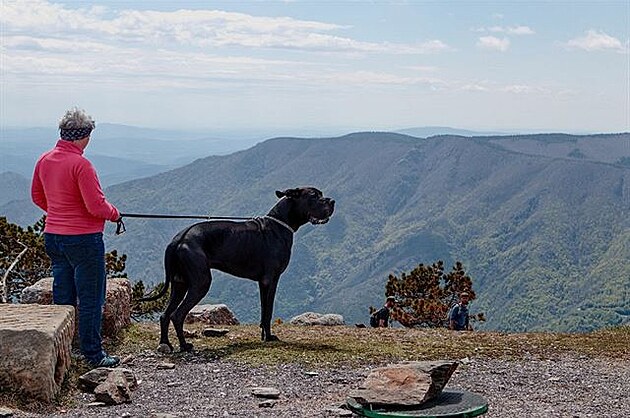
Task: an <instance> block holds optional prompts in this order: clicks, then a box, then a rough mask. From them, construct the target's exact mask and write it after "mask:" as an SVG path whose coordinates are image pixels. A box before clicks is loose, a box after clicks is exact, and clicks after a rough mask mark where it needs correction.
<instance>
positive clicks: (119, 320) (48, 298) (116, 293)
mask: <svg viewBox="0 0 630 418" xmlns="http://www.w3.org/2000/svg"><path fill="white" fill-rule="evenodd" d="M52 283H53V278H52V277H48V278H45V279H41V280H39V281H38V282H37V283H35V284H34V285H32V286H29V287H26V288H24V290H22V296H21V302H22V303H25V304H31V303H37V304H40V305H50V304H52ZM131 293H132V290H131V283H130V282H129V280H128V279H125V278H115V279H107V285H106V295H105V309H104V310H103V331H102V332H103V336H105V337H113V336H115V335H116V334H118V332H119V331H120V330H121V329H123V328H125V327H127V326H128V325H129V324H131Z"/></svg>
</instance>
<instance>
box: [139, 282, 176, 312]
mask: <svg viewBox="0 0 630 418" xmlns="http://www.w3.org/2000/svg"><path fill="white" fill-rule="evenodd" d="M163 289H164V283H159V284H158V285H156V286H155V287H154V288H153V289H152V290H151V292H150V293H153V294H157V293H160V292H161V291H162V290H163ZM145 292H146V288H145V285H144V283H143V282H142V280H140V281H138V282H137V283H136V284H134V285H133V290H132V294H131V316H132V317H133V318H134V319H135V320H138V321H140V320H150V319H153V318H154V317H155V316H156V315H157V314H158V313H161V312H162V311H163V310H164V308H165V307H166V304H167V302H168V300H169V297H170V292H166V294H165V295H164V296H162V297H161V298H159V299H157V300H153V301H149V302H140V301H139V299H140V298H142V297H144V296H145V295H146V293H145Z"/></svg>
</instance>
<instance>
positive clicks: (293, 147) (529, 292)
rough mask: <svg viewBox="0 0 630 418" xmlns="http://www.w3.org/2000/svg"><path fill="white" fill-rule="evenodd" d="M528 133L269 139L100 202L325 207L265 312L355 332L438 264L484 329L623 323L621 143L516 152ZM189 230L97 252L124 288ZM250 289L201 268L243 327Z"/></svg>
mask: <svg viewBox="0 0 630 418" xmlns="http://www.w3.org/2000/svg"><path fill="white" fill-rule="evenodd" d="M533 137H536V138H532V137H529V136H523V137H509V144H507V145H506V146H503V145H502V144H501V138H502V137H486V138H465V137H455V136H440V137H433V138H429V139H420V138H414V137H409V136H405V135H399V134H388V133H360V134H352V135H347V136H344V137H340V138H328V139H309V140H303V139H295V138H277V139H272V140H268V141H266V142H264V143H261V144H258V145H256V146H254V147H253V148H250V149H248V150H245V151H240V152H237V153H234V154H231V155H227V156H213V157H208V158H204V159H199V160H197V161H195V162H193V163H192V164H189V165H187V166H185V167H182V168H179V169H176V170H173V171H169V172H167V173H162V174H159V175H156V176H153V177H150V178H146V179H141V180H136V181H131V182H128V183H124V184H120V185H116V186H113V187H111V188H108V189H107V191H106V193H107V195H108V197H109V198H110V199H111V200H112V201H113V202H114V203H116V204H117V205H118V207H119V208H121V210H122V211H123V212H144V213H171V214H213V215H221V216H225V215H233V216H250V215H251V216H254V215H262V214H265V213H266V211H267V210H268V209H269V208H270V207H271V206H272V205H273V204H274V202H275V200H276V198H275V196H274V190H276V189H284V188H287V187H292V186H297V185H314V186H317V187H319V188H320V189H322V190H323V191H324V193H325V194H326V195H329V196H332V197H333V198H335V200H336V201H337V209H336V212H335V215H334V216H333V218H332V219H331V221H330V222H329V224H327V225H322V226H311V225H307V226H305V227H303V228H302V229H301V230H300V231H299V232H298V233H297V234H296V240H295V246H294V253H293V258H292V260H291V264H290V265H289V268H288V270H287V271H286V272H285V274H284V275H283V277H282V279H281V282H280V285H279V290H278V297H277V301H276V311H275V317H283V318H285V319H288V318H289V317H290V316H292V315H294V314H297V313H300V312H303V311H307V310H313V311H320V312H337V313H341V314H343V315H344V316H345V318H346V320H347V322H349V323H352V322H359V321H360V322H365V321H366V320H367V315H368V307H369V306H370V305H378V304H381V303H382V302H383V296H384V295H383V292H384V283H385V282H386V279H387V275H388V273H390V272H397V271H400V270H408V269H410V268H411V267H413V266H414V265H416V264H418V263H420V262H425V263H426V262H433V261H435V260H438V259H442V260H444V261H445V262H446V263H447V266H448V267H449V268H450V263H452V262H453V261H455V260H461V261H463V262H464V265H465V267H466V271H467V272H470V274H471V275H472V277H473V279H474V283H475V290H476V291H477V295H478V298H477V300H476V301H475V302H474V304H473V306H472V310H473V311H484V312H485V313H486V317H487V318H488V322H487V323H486V324H485V325H484V327H485V328H487V329H502V330H513V331H522V330H542V329H554V330H587V329H592V328H599V327H602V326H605V325H609V324H618V323H622V322H627V321H628V318H629V314H630V263H629V262H628V260H629V259H630V220H629V219H630V217H629V216H628V211H629V207H630V186H629V184H630V169H629V168H628V167H627V166H625V165H624V164H621V163H616V162H615V161H617V160H619V159H620V158H623V157H624V156H625V155H623V146H622V147H621V148H620V147H619V144H621V145H623V144H624V143H628V141H630V135H628V134H625V135H621V136H620V135H602V136H597V137H572V138H570V139H571V140H575V142H576V143H577V144H578V145H577V146H575V145H572V146H571V150H570V152H569V154H570V153H571V152H573V150H574V149H575V148H578V149H581V148H580V147H583V148H584V147H587V146H588V147H590V146H591V142H590V141H592V140H596V141H597V145H598V146H597V147H595V148H593V149H597V150H598V151H597V153H598V155H605V156H606V158H608V159H609V160H607V159H602V158H598V157H597V156H596V155H595V156H591V157H588V158H584V156H583V155H580V154H579V153H577V152H573V155H557V154H555V155H542V154H544V153H538V155H532V153H529V152H528V150H527V149H522V148H521V149H516V148H515V145H514V144H515V143H516V144H518V141H530V140H532V139H534V140H535V141H543V142H544V141H545V140H546V138H543V137H539V136H533ZM565 139H566V138H565ZM584 144H587V145H584ZM608 145H610V149H611V151H610V152H611V153H616V155H615V156H614V158H611V157H610V156H609V155H608V154H606V152H605V149H606V146H608ZM584 149H586V148H584ZM619 150H621V152H620V151H619ZM554 152H555V151H554ZM581 152H582V154H584V155H587V156H588V150H586V151H581ZM627 152H630V151H627ZM606 161H612V162H606ZM188 224H190V222H187V221H172V220H137V219H128V220H127V229H128V232H127V233H126V234H125V235H123V236H120V237H110V238H109V239H108V245H109V248H117V249H119V250H121V251H123V252H125V253H127V254H128V256H129V263H128V270H129V272H130V276H131V277H132V278H133V279H142V280H145V281H149V282H158V281H161V280H163V269H162V257H163V251H164V248H165V247H166V244H167V243H168V242H169V241H170V239H171V237H172V236H173V235H174V234H175V233H176V232H177V231H178V230H179V229H181V228H182V227H184V226H185V225H188ZM257 292H258V288H257V286H256V285H255V283H253V282H249V281H246V280H236V279H233V278H226V277H225V276H224V275H220V274H215V281H214V283H213V286H212V288H211V290H210V293H209V299H210V300H211V301H213V302H215V301H220V302H224V303H227V304H229V305H230V306H231V307H233V308H234V309H235V311H236V313H237V315H238V316H239V318H240V319H241V320H244V321H257V318H258V309H259V308H258V295H257Z"/></svg>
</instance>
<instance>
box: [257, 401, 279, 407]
mask: <svg viewBox="0 0 630 418" xmlns="http://www.w3.org/2000/svg"><path fill="white" fill-rule="evenodd" d="M276 402H277V401H275V400H273V399H267V400H266V401H262V402H260V403H259V404H258V407H259V408H273V407H274V406H276Z"/></svg>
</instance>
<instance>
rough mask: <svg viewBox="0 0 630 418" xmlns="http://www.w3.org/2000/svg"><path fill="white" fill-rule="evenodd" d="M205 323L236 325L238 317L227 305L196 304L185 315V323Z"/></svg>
mask: <svg viewBox="0 0 630 418" xmlns="http://www.w3.org/2000/svg"><path fill="white" fill-rule="evenodd" d="M195 322H200V323H202V324H207V325H238V324H239V322H238V319H236V317H235V316H234V313H232V311H231V310H230V308H228V307H227V305H223V304H218V305H197V306H195V307H194V308H192V309H191V310H190V312H189V313H188V315H187V316H186V323H187V324H193V323H195Z"/></svg>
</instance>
